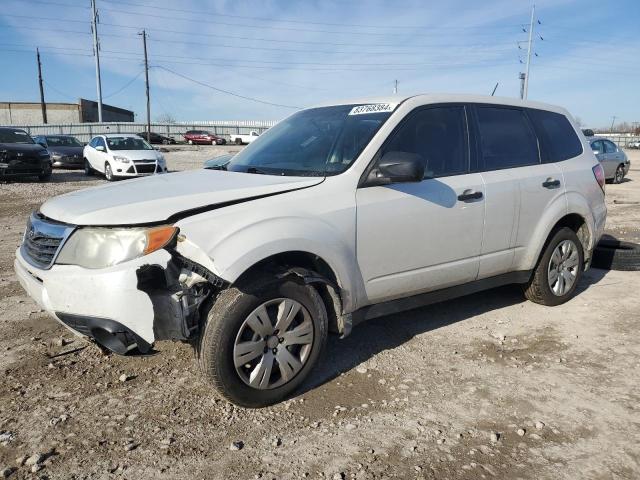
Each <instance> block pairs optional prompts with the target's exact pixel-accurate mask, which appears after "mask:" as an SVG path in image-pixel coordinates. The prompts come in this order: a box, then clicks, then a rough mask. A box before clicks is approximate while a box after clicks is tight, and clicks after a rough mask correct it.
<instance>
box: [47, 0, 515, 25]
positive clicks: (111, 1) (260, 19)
mask: <svg viewBox="0 0 640 480" xmlns="http://www.w3.org/2000/svg"><path fill="white" fill-rule="evenodd" d="M44 3H46V2H44ZM103 3H106V4H117V5H126V6H131V7H136V8H147V9H148V8H152V9H154V10H163V11H168V12H179V13H189V14H191V13H192V14H195V15H198V16H211V17H226V18H239V19H242V20H253V21H258V22H281V23H293V24H299V25H325V26H331V27H360V28H378V29H393V28H402V29H416V30H417V29H425V28H428V29H430V30H443V29H456V30H460V29H463V30H464V29H475V28H487V27H488V26H487V25H466V26H459V27H452V26H431V25H371V24H362V23H331V22H314V21H308V20H287V19H284V18H273V17H250V16H244V15H232V14H229V13H218V12H215V13H209V12H203V11H201V10H185V9H183V8H171V7H158V6H157V5H147V4H143V3H135V2H122V1H118V0H109V1H108V2H107V1H105V2H103ZM519 26H520V25H519V24H514V25H497V26H489V28H512V27H519Z"/></svg>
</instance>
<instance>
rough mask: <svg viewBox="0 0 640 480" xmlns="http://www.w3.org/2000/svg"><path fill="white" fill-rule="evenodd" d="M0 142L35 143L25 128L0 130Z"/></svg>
mask: <svg viewBox="0 0 640 480" xmlns="http://www.w3.org/2000/svg"><path fill="white" fill-rule="evenodd" d="M0 143H34V141H33V139H32V138H31V137H30V136H29V134H28V133H27V132H25V131H24V130H0Z"/></svg>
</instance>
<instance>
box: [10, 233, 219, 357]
mask: <svg viewBox="0 0 640 480" xmlns="http://www.w3.org/2000/svg"><path fill="white" fill-rule="evenodd" d="M185 243H186V245H185V247H186V250H187V251H196V250H197V254H196V255H195V257H196V258H198V257H200V258H201V259H206V260H209V259H208V257H207V256H206V255H205V254H204V252H201V251H200V250H199V249H197V247H195V245H193V244H190V243H189V242H185ZM178 250H180V248H176V249H171V250H170V251H169V250H158V251H156V252H153V253H151V254H149V255H146V256H144V257H141V258H138V259H135V260H132V261H129V262H125V263H123V264H119V265H115V266H113V267H109V268H105V269H100V270H91V269H85V268H82V267H78V266H73V265H54V266H53V267H52V268H51V269H49V270H41V269H39V268H35V267H33V266H32V265H31V264H29V263H28V262H27V261H26V260H25V259H24V258H23V257H22V254H21V252H20V250H18V251H17V252H16V260H15V264H14V267H15V271H16V274H17V276H18V279H19V281H20V283H21V285H22V287H23V288H24V289H25V290H26V291H27V293H28V294H29V296H31V297H32V298H33V299H34V300H35V301H36V303H38V305H40V307H41V308H43V309H44V310H45V311H47V313H49V315H51V316H52V317H53V318H54V319H56V320H57V321H59V322H60V323H62V324H63V325H64V326H65V327H67V328H68V329H70V330H71V331H72V332H73V333H75V334H76V335H80V336H83V337H87V338H89V339H91V340H93V341H95V342H96V343H99V344H100V345H102V346H103V347H105V348H107V349H109V350H111V351H113V352H115V353H118V354H121V355H124V354H126V353H128V352H131V351H134V350H138V351H139V352H141V353H146V352H148V351H150V350H151V348H152V346H153V344H154V342H155V341H157V340H189V339H190V338H192V337H193V336H194V335H195V334H196V333H197V331H198V329H199V327H200V321H201V314H200V312H201V307H202V306H203V304H204V303H205V302H206V301H207V300H209V299H212V298H213V297H215V295H216V293H217V292H218V291H219V290H220V289H222V288H224V287H225V286H226V282H225V281H224V280H223V279H221V278H220V277H218V276H217V275H216V274H215V273H213V272H212V271H211V270H210V269H208V268H206V267H205V266H203V265H202V263H198V262H197V261H194V260H191V259H189V258H187V257H186V256H184V255H183V254H182V253H180V252H179V251H178ZM209 262H210V260H209Z"/></svg>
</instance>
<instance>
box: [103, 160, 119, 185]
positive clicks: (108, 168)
mask: <svg viewBox="0 0 640 480" xmlns="http://www.w3.org/2000/svg"><path fill="white" fill-rule="evenodd" d="M104 178H106V179H107V181H108V182H113V181H114V180H115V179H116V177H115V176H114V175H113V170H112V169H111V165H110V164H109V162H107V163H105V164H104Z"/></svg>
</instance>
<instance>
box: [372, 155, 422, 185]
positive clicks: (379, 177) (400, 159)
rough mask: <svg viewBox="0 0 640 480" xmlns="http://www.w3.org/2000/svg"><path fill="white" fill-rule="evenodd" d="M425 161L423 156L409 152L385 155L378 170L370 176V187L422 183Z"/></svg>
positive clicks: (375, 169)
mask: <svg viewBox="0 0 640 480" xmlns="http://www.w3.org/2000/svg"><path fill="white" fill-rule="evenodd" d="M424 169H425V161H424V158H422V156H421V155H418V154H416V153H408V152H387V153H385V154H384V155H383V156H382V158H381V159H380V161H379V162H378V165H377V167H376V168H374V169H373V170H372V171H371V173H370V174H369V178H368V179H367V184H368V185H388V184H390V183H407V182H421V181H422V179H423V178H424Z"/></svg>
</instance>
